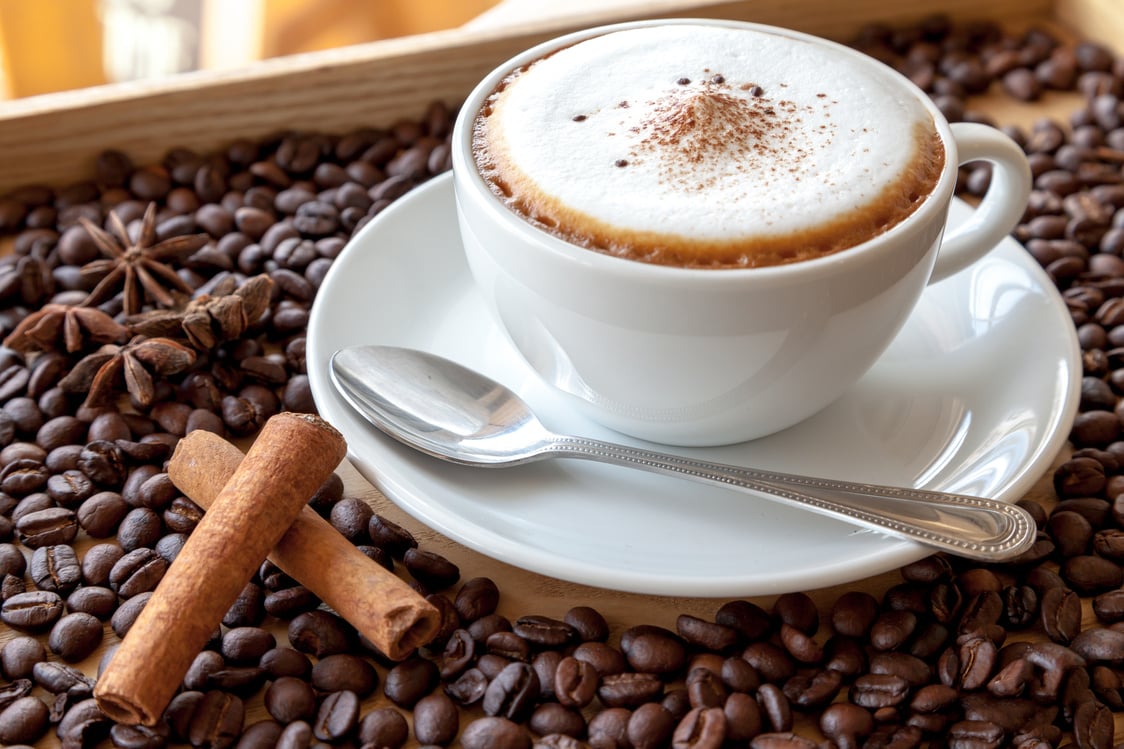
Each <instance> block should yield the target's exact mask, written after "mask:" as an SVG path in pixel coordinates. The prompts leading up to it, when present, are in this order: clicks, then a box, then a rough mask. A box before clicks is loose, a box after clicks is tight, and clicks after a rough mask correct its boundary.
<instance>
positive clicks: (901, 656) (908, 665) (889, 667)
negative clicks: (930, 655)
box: [869, 653, 933, 688]
mask: <svg viewBox="0 0 1124 749" xmlns="http://www.w3.org/2000/svg"><path fill="white" fill-rule="evenodd" d="M869 669H870V673H872V674H886V675H892V676H900V677H901V678H903V679H905V680H906V681H907V682H908V683H909V685H910V687H912V688H918V687H922V686H924V685H925V684H928V683H929V682H930V681H932V678H933V669H932V668H931V667H930V666H929V664H927V663H926V662H925V661H923V660H921V659H920V658H917V657H916V656H912V655H909V654H907V653H875V654H873V655H871V657H870V665H869Z"/></svg>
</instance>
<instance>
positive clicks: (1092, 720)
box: [1073, 700, 1115, 747]
mask: <svg viewBox="0 0 1124 749" xmlns="http://www.w3.org/2000/svg"><path fill="white" fill-rule="evenodd" d="M1073 735H1074V738H1075V740H1076V741H1077V745H1078V746H1082V747H1086V746H1087V747H1110V746H1113V743H1114V740H1115V725H1114V720H1113V716H1112V711H1111V710H1109V708H1108V707H1106V706H1105V705H1103V704H1101V703H1099V702H1097V701H1096V700H1089V701H1087V702H1083V703H1081V704H1080V705H1079V706H1078V707H1077V711H1076V712H1075V713H1074V717H1073Z"/></svg>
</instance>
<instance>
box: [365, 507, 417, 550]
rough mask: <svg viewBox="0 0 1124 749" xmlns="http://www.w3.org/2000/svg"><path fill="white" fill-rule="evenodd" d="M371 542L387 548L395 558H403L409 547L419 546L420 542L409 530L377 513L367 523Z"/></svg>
mask: <svg viewBox="0 0 1124 749" xmlns="http://www.w3.org/2000/svg"><path fill="white" fill-rule="evenodd" d="M367 533H368V534H369V535H370V537H371V543H373V544H374V545H375V546H378V547H380V548H382V549H386V550H387V551H389V552H390V554H391V555H392V556H393V557H394V558H395V559H403V558H404V557H405V555H406V552H407V551H408V550H409V549H413V548H417V545H418V542H417V540H416V539H415V538H414V536H413V534H411V533H410V532H409V531H408V530H406V529H405V528H403V527H402V526H400V525H398V524H397V523H394V522H392V521H390V520H388V519H387V518H385V517H383V516H382V515H379V514H378V513H375V514H374V515H372V516H371V521H370V523H368V525H367Z"/></svg>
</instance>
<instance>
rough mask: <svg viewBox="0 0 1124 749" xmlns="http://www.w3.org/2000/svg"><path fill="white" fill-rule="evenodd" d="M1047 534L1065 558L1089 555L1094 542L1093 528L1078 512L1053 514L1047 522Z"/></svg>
mask: <svg viewBox="0 0 1124 749" xmlns="http://www.w3.org/2000/svg"><path fill="white" fill-rule="evenodd" d="M1046 532H1047V533H1049V534H1050V537H1051V538H1053V539H1054V546H1055V548H1056V549H1057V550H1058V553H1059V554H1060V555H1061V556H1063V557H1066V558H1068V557H1074V556H1077V555H1079V554H1085V553H1087V551H1088V549H1089V547H1090V545H1091V543H1092V540H1093V526H1092V525H1091V524H1090V523H1089V521H1088V520H1086V519H1085V517H1084V516H1082V515H1079V514H1078V513H1076V512H1066V511H1062V512H1057V511H1055V512H1053V513H1051V515H1050V517H1049V519H1048V520H1047V521H1046Z"/></svg>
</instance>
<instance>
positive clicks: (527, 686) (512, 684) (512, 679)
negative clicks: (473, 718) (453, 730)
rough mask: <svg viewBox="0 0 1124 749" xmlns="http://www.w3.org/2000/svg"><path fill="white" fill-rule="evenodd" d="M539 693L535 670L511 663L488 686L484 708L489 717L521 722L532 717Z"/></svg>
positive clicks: (526, 665)
mask: <svg viewBox="0 0 1124 749" xmlns="http://www.w3.org/2000/svg"><path fill="white" fill-rule="evenodd" d="M388 678H389V677H388ZM539 693H540V687H539V677H538V675H537V674H536V673H535V671H534V669H533V668H531V667H530V665H528V664H526V663H511V664H509V665H507V666H505V667H504V669H503V670H502V671H500V673H499V675H497V676H496V678H495V679H493V680H492V681H491V683H489V684H488V688H487V689H486V690H485V692H484V701H483V703H482V706H483V709H484V712H485V713H486V714H487V715H492V716H499V717H502V718H507V719H509V720H513V721H516V722H521V721H523V720H525V719H526V718H527V717H528V716H529V715H530V713H531V710H532V709H533V708H534V704H535V701H536V700H537V699H538V697H539ZM388 696H389V695H388Z"/></svg>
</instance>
